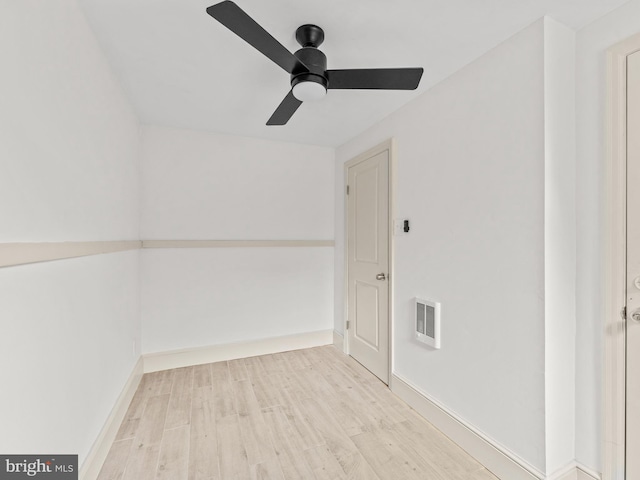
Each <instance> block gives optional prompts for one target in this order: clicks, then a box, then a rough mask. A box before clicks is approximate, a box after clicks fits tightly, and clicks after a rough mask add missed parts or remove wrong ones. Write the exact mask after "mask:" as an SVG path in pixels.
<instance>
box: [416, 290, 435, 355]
mask: <svg viewBox="0 0 640 480" xmlns="http://www.w3.org/2000/svg"><path fill="white" fill-rule="evenodd" d="M414 305H415V308H414V314H415V329H416V340H418V341H420V342H422V343H426V344H427V345H429V346H431V347H433V348H440V303H438V302H432V301H430V300H422V299H421V298H417V297H416V298H414Z"/></svg>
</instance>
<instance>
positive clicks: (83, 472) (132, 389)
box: [79, 357, 143, 480]
mask: <svg viewBox="0 0 640 480" xmlns="http://www.w3.org/2000/svg"><path fill="white" fill-rule="evenodd" d="M142 374H143V362H142V357H140V358H139V359H138V361H137V362H136V364H135V366H134V367H133V370H132V372H131V375H129V378H128V379H127V382H126V383H125V385H124V387H123V389H122V392H121V393H120V396H118V399H117V400H116V403H115V405H114V406H113V409H112V410H111V413H110V414H109V416H108V417H107V421H106V422H105V424H104V427H102V430H101V431H100V434H99V435H98V438H97V439H96V441H95V442H94V443H93V446H92V447H91V450H90V451H89V454H88V455H87V458H85V460H84V462H83V463H82V467H80V474H79V476H80V480H95V479H96V478H98V475H99V474H100V469H101V468H102V464H103V463H104V461H105V459H106V458H107V455H108V453H109V449H110V448H111V444H112V443H113V441H114V440H115V438H116V435H117V434H118V429H119V428H120V424H121V423H122V421H123V420H124V417H125V415H126V413H127V409H128V408H129V404H130V403H131V399H132V398H133V395H134V394H135V393H136V390H137V389H138V385H139V384H140V380H141V379H142Z"/></svg>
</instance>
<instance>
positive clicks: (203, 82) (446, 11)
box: [79, 0, 626, 146]
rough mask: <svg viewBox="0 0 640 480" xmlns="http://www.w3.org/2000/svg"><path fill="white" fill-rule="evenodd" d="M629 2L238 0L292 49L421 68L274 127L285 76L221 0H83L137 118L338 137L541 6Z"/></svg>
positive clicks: (591, 14)
mask: <svg viewBox="0 0 640 480" xmlns="http://www.w3.org/2000/svg"><path fill="white" fill-rule="evenodd" d="M625 1H626V0H394V1H393V2H390V1H388V0H324V1H310V0H236V3H237V4H238V5H239V6H240V7H241V8H242V9H243V10H244V11H245V12H247V13H248V14H249V15H250V16H252V17H253V19H254V20H256V21H257V22H258V23H259V24H260V25H262V26H263V27H264V28H265V29H266V30H267V31H268V32H269V33H271V35H273V36H274V37H275V38H276V39H278V40H279V41H280V42H281V43H282V44H283V45H284V46H285V47H287V48H289V49H290V50H291V51H295V50H297V49H298V48H299V45H298V44H297V43H296V41H295V38H294V33H295V30H296V28H297V27H298V26H299V25H302V24H304V23H315V24H317V25H319V26H320V27H322V28H323V29H324V31H325V42H324V44H323V45H322V46H321V47H320V49H321V50H322V51H323V52H324V53H325V54H326V55H327V58H328V64H329V68H367V67H371V68H374V67H414V66H416V67H424V70H425V71H424V75H423V77H422V81H421V84H420V87H419V88H418V90H416V91H411V92H407V91H354V90H331V91H329V94H328V95H327V96H326V97H325V98H324V99H323V100H322V101H320V102H314V103H312V102H307V103H305V104H303V105H302V106H301V107H300V109H299V110H298V111H297V112H296V114H295V115H294V116H293V118H292V119H291V120H290V121H289V123H288V124H287V125H285V126H281V127H267V126H266V125H265V123H266V121H267V119H268V118H269V117H270V116H271V114H272V113H273V111H274V110H275V108H276V107H277V106H278V105H279V103H280V101H281V100H282V99H283V98H284V96H285V95H286V94H287V93H288V91H289V88H290V86H289V75H288V74H287V73H286V72H285V71H284V70H282V69H281V68H280V67H278V66H277V65H275V64H274V63H272V62H271V61H270V60H268V59H267V58H266V57H264V56H262V54H260V53H259V52H257V51H256V50H254V49H253V48H252V47H250V46H249V45H248V44H246V43H245V42H244V41H243V40H241V39H240V38H239V37H237V36H236V35H234V34H233V33H231V32H230V31H229V30H227V29H226V28H225V27H223V26H222V25H221V24H219V23H218V22H216V21H215V20H214V19H213V18H211V17H210V16H209V15H207V13H206V12H205V9H206V7H208V6H210V5H212V4H214V3H216V0H79V2H80V4H81V6H82V8H83V10H84V12H85V14H86V16H87V18H88V20H89V23H90V24H91V27H92V28H93V30H94V32H95V33H96V35H97V37H98V40H99V42H100V44H101V45H102V47H103V49H104V51H105V54H106V56H107V58H108V59H109V62H110V63H111V65H112V67H113V69H114V71H115V73H116V75H117V76H118V77H119V79H120V81H121V82H122V84H123V86H124V89H125V91H126V93H127V95H128V96H129V99H130V101H131V103H132V104H133V106H134V109H135V110H136V112H137V114H138V116H139V118H140V120H141V121H142V122H143V123H146V124H152V125H162V126H172V127H178V128H190V129H197V130H206V131H213V132H221V133H230V134H236V135H245V136H253V137H261V138H268V139H273V140H282V141H289V142H296V143H308V144H315V145H326V146H338V145H341V144H342V143H344V142H346V141H347V140H349V139H350V138H352V137H354V136H355V135H357V134H358V133H360V132H362V131H363V130H365V129H366V128H367V127H369V126H371V125H373V124H374V123H375V122H377V121H378V120H380V119H382V118H384V117H385V116H387V115H388V114H390V113H391V112H393V111H394V110H396V109H398V108H399V107H400V106H402V105H403V104H405V103H407V102H408V101H410V100H411V99H412V98H414V97H415V96H417V95H419V94H420V93H421V92H424V91H425V90H427V89H429V88H430V87H432V86H433V85H435V84H436V83H438V82H440V81H441V80H443V79H444V78H446V77H447V76H449V75H451V74H452V73H453V72H455V71H456V70H458V69H460V68H461V67H463V66H464V65H466V64H467V63H469V62H470V61H472V60H473V59H475V58H477V57H478V56H480V55H482V54H483V53H485V52H486V51H488V50H489V49H491V48H492V47H494V46H495V45H497V44H498V43H500V42H501V41H503V40H505V39H507V38H508V37H509V36H511V35H513V34H515V33H516V32H518V31H519V30H521V29H522V28H524V27H526V26H527V25H529V24H531V23H532V22H534V21H535V20H537V19H538V18H540V17H542V16H543V15H550V16H552V17H553V18H555V19H556V20H558V21H560V22H562V23H564V24H566V25H568V26H569V27H572V28H574V29H579V28H581V27H583V26H584V25H586V24H588V23H590V22H591V21H593V20H595V19H596V18H598V17H600V16H602V15H604V14H605V13H607V12H608V11H610V10H613V9H614V8H616V7H618V6H619V5H622V4H623V3H625Z"/></svg>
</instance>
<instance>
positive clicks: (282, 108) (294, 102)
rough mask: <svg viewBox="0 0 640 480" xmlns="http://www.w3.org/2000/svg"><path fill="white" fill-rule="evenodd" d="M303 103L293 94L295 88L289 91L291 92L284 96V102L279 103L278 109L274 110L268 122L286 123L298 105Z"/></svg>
mask: <svg viewBox="0 0 640 480" xmlns="http://www.w3.org/2000/svg"><path fill="white" fill-rule="evenodd" d="M300 105H302V102H301V101H300V100H298V99H297V98H296V97H294V96H293V90H292V91H290V92H289V94H288V95H287V96H286V97H284V100H282V103H280V105H278V108H276V111H275V112H273V115H271V118H270V119H269V121H268V122H267V125H284V124H286V123H287V122H288V121H289V119H290V118H291V117H292V116H293V114H294V113H296V110H298V107H299V106H300Z"/></svg>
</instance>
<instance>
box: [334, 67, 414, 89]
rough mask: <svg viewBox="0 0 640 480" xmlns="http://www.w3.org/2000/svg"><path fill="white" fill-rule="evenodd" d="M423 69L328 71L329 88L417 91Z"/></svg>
mask: <svg viewBox="0 0 640 480" xmlns="http://www.w3.org/2000/svg"><path fill="white" fill-rule="evenodd" d="M422 72H424V69H423V68H362V69H355V70H327V77H328V78H329V86H328V88H330V89H333V90H337V89H367V90H415V89H416V88H418V84H419V83H420V78H422Z"/></svg>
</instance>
